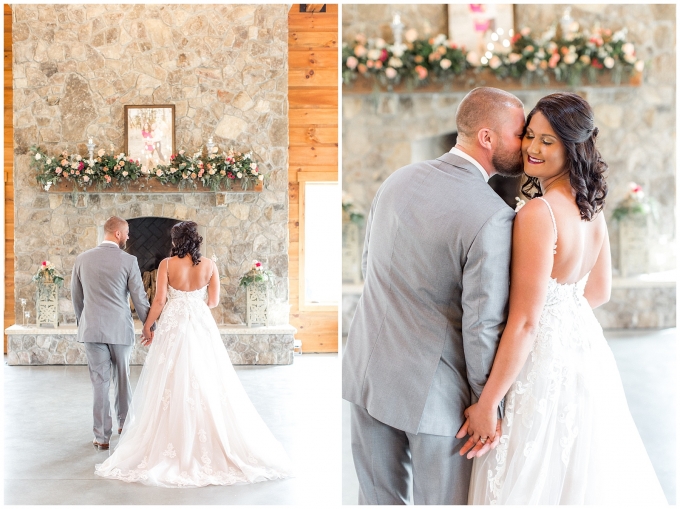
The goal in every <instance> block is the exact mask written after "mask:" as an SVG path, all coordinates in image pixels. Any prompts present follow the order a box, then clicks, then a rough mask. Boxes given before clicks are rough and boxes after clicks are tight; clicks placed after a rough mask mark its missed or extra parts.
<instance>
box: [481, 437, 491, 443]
mask: <svg viewBox="0 0 680 509" xmlns="http://www.w3.org/2000/svg"><path fill="white" fill-rule="evenodd" d="M488 439H489V438H488V437H487V438H480V439H479V441H480V442H481V443H482V444H485V443H486V441H487V440H488Z"/></svg>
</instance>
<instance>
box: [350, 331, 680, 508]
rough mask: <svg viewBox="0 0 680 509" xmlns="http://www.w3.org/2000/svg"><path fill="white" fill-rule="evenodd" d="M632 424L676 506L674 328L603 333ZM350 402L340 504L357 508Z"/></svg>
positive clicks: (665, 490)
mask: <svg viewBox="0 0 680 509" xmlns="http://www.w3.org/2000/svg"><path fill="white" fill-rule="evenodd" d="M605 336H606V337H607V340H608V342H609V346H610V347H611V349H612V351H613V352H614V357H615V358H616V363H617V365H618V368H619V371H620V373H621V379H622V381H623V387H624V390H625V392H626V397H627V399H628V406H629V408H630V411H631V414H632V415H633V419H634V420H635V424H636V425H637V428H638V430H639V431H640V436H641V437H642V441H643V442H644V444H645V447H646V449H647V453H648V454H649V457H650V459H651V460H652V464H653V465H654V470H655V471H656V474H657V476H658V477H659V481H660V482H661V486H662V487H663V490H664V492H665V494H666V498H667V499H668V502H669V503H670V504H675V503H676V479H677V477H676V475H677V474H676V470H677V463H676V461H677V460H676V449H677V436H676V430H677V421H676V417H675V415H676V401H677V398H678V392H677V384H678V378H677V374H676V373H677V370H678V358H677V330H676V329H666V330H662V331H653V332H649V331H608V332H605ZM358 490H359V484H358V481H357V478H356V474H355V472H354V464H353V462H352V451H351V444H350V430H349V403H347V402H346V401H343V407H342V503H343V504H350V505H353V504H356V503H357V496H358V495H357V494H358Z"/></svg>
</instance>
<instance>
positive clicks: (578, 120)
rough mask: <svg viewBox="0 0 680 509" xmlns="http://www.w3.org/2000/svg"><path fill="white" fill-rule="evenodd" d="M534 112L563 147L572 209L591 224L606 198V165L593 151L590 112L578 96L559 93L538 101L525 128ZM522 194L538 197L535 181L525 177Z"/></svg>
mask: <svg viewBox="0 0 680 509" xmlns="http://www.w3.org/2000/svg"><path fill="white" fill-rule="evenodd" d="M537 111H540V112H541V113H542V114H543V116H545V118H546V119H547V120H548V122H550V126H551V127H552V128H553V130H554V131H555V134H556V135H557V137H558V138H559V139H560V141H561V142H562V144H563V145H564V149H565V159H566V165H567V169H568V170H569V180H570V182H571V187H572V189H573V190H574V191H575V193H576V205H578V208H579V210H580V212H581V219H582V220H583V221H592V220H593V219H594V218H595V216H596V215H597V213H598V212H600V211H601V210H602V207H603V206H604V199H605V198H606V196H607V183H606V182H605V176H604V174H605V172H606V171H607V169H608V166H607V163H605V162H604V161H603V160H602V156H601V155H600V152H599V151H598V150H597V148H595V141H596V139H597V133H598V131H599V130H598V128H597V127H595V125H594V119H593V110H592V109H591V108H590V105H589V104H588V103H587V102H586V101H585V100H584V99H583V98H581V97H580V96H578V95H576V94H572V93H563V92H560V93H557V94H550V95H547V96H545V97H543V98H542V99H541V100H540V101H538V104H536V106H535V107H534V109H533V110H531V113H529V116H528V117H527V122H526V125H527V126H528V125H529V122H530V121H531V118H532V117H533V116H534V114H535V113H536V112H537ZM525 133H526V127H525ZM527 177H528V176H527ZM522 194H523V195H524V196H526V197H527V198H534V197H536V196H542V194H543V193H542V192H541V187H540V185H539V182H538V179H537V178H536V177H528V180H527V181H526V182H525V183H524V184H523V185H522Z"/></svg>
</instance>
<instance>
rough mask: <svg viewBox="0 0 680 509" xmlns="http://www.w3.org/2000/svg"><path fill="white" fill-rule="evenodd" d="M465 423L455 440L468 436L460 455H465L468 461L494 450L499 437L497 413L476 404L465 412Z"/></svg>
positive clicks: (499, 424) (499, 423) (499, 425)
mask: <svg viewBox="0 0 680 509" xmlns="http://www.w3.org/2000/svg"><path fill="white" fill-rule="evenodd" d="M464 415H465V422H464V423H463V425H462V426H461V427H460V430H458V433H457V434H456V438H463V437H465V435H470V438H469V439H468V440H467V442H465V444H463V447H462V448H461V450H460V455H461V456H462V455H464V454H466V453H467V457H468V459H472V458H474V457H475V456H476V457H479V456H482V455H483V454H485V453H486V452H488V451H489V450H491V449H495V448H496V446H497V445H498V443H499V441H500V437H501V420H500V419H498V417H497V412H496V410H495V409H494V410H493V411H489V410H485V409H484V408H482V407H480V406H479V404H478V403H475V404H474V405H471V406H470V407H468V408H467V409H466V410H465V412H464Z"/></svg>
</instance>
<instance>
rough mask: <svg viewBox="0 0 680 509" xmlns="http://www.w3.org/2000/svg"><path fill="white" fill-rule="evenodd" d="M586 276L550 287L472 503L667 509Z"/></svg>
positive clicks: (474, 481) (476, 476) (475, 478)
mask: <svg viewBox="0 0 680 509" xmlns="http://www.w3.org/2000/svg"><path fill="white" fill-rule="evenodd" d="M587 278H588V276H587V275H586V276H585V277H584V278H583V279H582V280H581V281H579V282H578V283H574V284H559V283H558V282H557V281H556V280H555V279H550V281H549V287H548V295H547V300H546V304H545V307H544V309H543V312H542V315H541V318H540V324H539V331H538V336H537V338H536V341H535V344H534V346H533V349H532V351H531V354H530V356H529V358H528V359H527V361H526V364H525V365H524V367H523V368H522V371H521V372H520V375H519V377H518V379H517V380H516V381H515V382H514V384H513V385H512V386H511V388H510V391H509V392H508V394H507V396H506V399H505V417H504V419H503V422H502V436H501V440H500V443H499V445H498V446H497V447H496V449H495V450H492V451H490V452H488V453H487V454H485V455H484V456H482V457H481V458H475V459H474V464H473V470H472V478H471V482H470V491H469V499H468V502H469V503H470V504H607V505H639V506H650V505H666V504H667V502H666V498H665V496H664V493H663V491H662V489H661V485H660V484H659V481H658V479H657V477H656V474H655V472H654V469H653V467H652V464H651V462H650V460H649V457H648V456H647V452H646V451H645V448H644V445H643V444H642V440H641V439H640V435H639V433H638V431H637V428H636V427H635V423H634V422H633V418H632V416H631V414H630V411H629V409H628V404H627V402H626V397H625V394H624V391H623V386H622V384H621V378H620V376H619V372H618V369H617V367H616V362H615V360H614V357H613V355H612V352H611V350H610V348H609V345H607V341H606V340H605V338H604V335H603V333H602V328H601V327H600V324H599V323H598V322H597V320H596V319H595V316H594V314H593V311H592V309H591V308H590V306H589V305H588V302H587V301H586V299H585V298H584V296H583V290H584V288H585V284H586V280H587Z"/></svg>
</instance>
